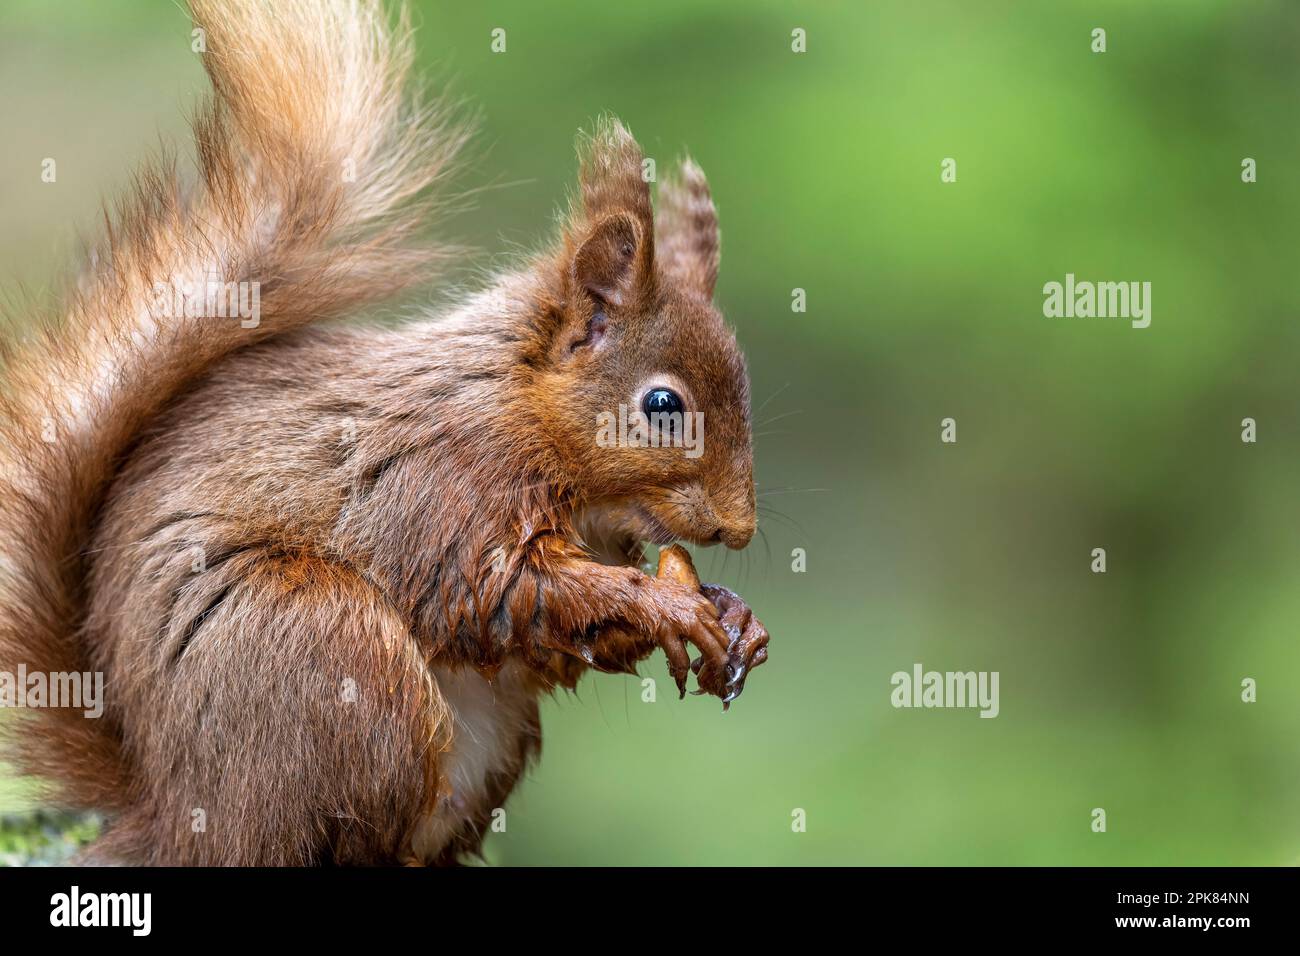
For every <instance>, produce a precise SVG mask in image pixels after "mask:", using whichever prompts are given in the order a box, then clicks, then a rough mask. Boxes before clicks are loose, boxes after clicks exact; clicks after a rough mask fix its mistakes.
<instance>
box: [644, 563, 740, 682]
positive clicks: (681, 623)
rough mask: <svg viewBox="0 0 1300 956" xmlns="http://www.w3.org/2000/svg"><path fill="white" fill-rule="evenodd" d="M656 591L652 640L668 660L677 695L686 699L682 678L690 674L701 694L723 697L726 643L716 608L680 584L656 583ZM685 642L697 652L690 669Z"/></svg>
mask: <svg viewBox="0 0 1300 956" xmlns="http://www.w3.org/2000/svg"><path fill="white" fill-rule="evenodd" d="M657 590H658V597H659V601H658V612H659V615H660V617H659V626H658V630H657V633H656V639H657V640H658V643H659V646H660V647H662V648H663V650H664V654H666V655H667V657H668V673H669V674H670V675H671V676H672V678H673V680H674V681H675V682H676V684H677V692H678V694H679V695H680V696H682V697H685V696H686V678H687V675H688V674H690V673H691V672H692V671H693V672H694V673H695V675H696V680H697V682H698V683H699V687H700V692H701V693H706V694H713V695H715V696H717V697H722V696H724V695H725V694H726V693H727V683H728V678H727V666H728V664H727V644H728V643H729V641H728V638H727V634H726V632H725V631H724V630H723V629H722V624H721V622H719V620H718V610H717V608H716V607H715V606H714V605H713V602H712V601H710V600H709V599H708V598H707V597H705V596H704V595H703V594H701V593H700V592H698V591H692V590H690V589H688V588H685V587H682V586H680V585H676V584H669V583H664V582H660V583H658V585H657ZM688 643H689V644H693V645H695V647H696V648H697V649H698V650H699V652H700V657H699V658H698V659H697V661H696V663H695V665H694V666H692V664H691V657H690V654H689V653H688V652H687V650H686V645H687V644H688Z"/></svg>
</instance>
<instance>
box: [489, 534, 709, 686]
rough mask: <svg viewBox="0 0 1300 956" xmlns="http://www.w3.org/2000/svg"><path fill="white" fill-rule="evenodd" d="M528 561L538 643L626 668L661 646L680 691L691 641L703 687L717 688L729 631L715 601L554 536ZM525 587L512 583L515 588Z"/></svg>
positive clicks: (543, 647)
mask: <svg viewBox="0 0 1300 956" xmlns="http://www.w3.org/2000/svg"><path fill="white" fill-rule="evenodd" d="M530 565H531V566H530V568H529V574H528V577H531V578H533V581H532V582H530V583H531V585H532V587H531V590H533V591H534V594H535V601H536V602H537V604H538V605H540V612H541V615H540V616H541V621H540V629H539V632H538V633H535V634H534V635H533V641H534V642H535V644H536V645H537V647H536V649H537V650H545V651H559V652H561V653H563V654H567V655H571V656H574V657H577V658H580V659H581V660H583V661H584V662H586V663H587V664H589V665H591V666H594V667H597V668H599V669H603V670H616V671H626V670H628V669H630V667H631V666H632V665H634V664H635V663H636V662H637V661H640V660H643V659H644V658H646V657H647V656H649V655H650V654H651V653H652V652H653V651H654V650H655V649H656V648H663V651H664V653H665V654H666V655H667V657H668V669H669V673H670V674H671V675H672V677H673V680H674V681H675V682H676V684H677V688H678V691H679V693H681V694H682V695H685V693H686V680H687V675H689V674H690V673H691V657H690V653H689V652H688V650H687V647H686V645H687V644H688V643H690V644H693V645H694V646H695V647H696V648H697V649H698V650H699V652H700V655H701V660H702V661H703V662H704V664H705V665H706V666H704V667H698V668H697V669H696V670H697V674H698V675H699V680H700V686H701V689H702V690H705V691H706V692H708V693H712V694H718V695H719V696H721V695H722V694H723V692H724V690H725V687H724V685H725V676H724V675H725V672H726V670H727V664H728V656H727V647H728V643H729V638H728V636H727V634H726V631H724V630H723V627H722V625H721V623H720V622H719V619H718V618H719V613H718V608H717V607H716V606H715V605H714V603H713V602H712V601H711V600H710V599H709V598H708V597H707V596H705V595H704V594H701V593H700V592H699V591H698V590H692V589H690V588H688V587H685V586H683V585H681V584H678V583H676V582H673V581H665V580H662V579H659V578H653V577H650V576H649V575H647V574H646V573H645V572H643V571H642V570H641V569H640V568H635V567H626V566H611V565H604V564H599V563H597V562H595V561H592V560H590V558H589V557H587V555H586V554H585V552H583V551H582V549H580V548H578V547H577V546H575V545H573V544H570V543H569V542H566V541H564V540H563V539H560V538H558V537H551V538H546V539H544V540H542V541H541V542H538V543H537V545H536V549H535V551H534V552H533V554H532V556H531V560H530ZM521 584H523V582H522V581H521ZM529 589H530V588H528V586H527V585H525V586H524V588H522V589H521V588H520V587H519V586H518V585H517V586H516V595H517V596H522V595H519V592H520V591H521V590H523V591H526V590H529ZM519 603H522V602H519ZM512 610H513V609H512ZM523 611H524V607H522V606H521V607H519V608H518V610H517V611H513V613H512V617H513V618H514V619H515V620H517V621H518V620H521V619H527V618H523V617H521V613H520V612H523ZM530 616H531V615H530Z"/></svg>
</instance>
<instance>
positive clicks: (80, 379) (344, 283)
mask: <svg viewBox="0 0 1300 956" xmlns="http://www.w3.org/2000/svg"><path fill="white" fill-rule="evenodd" d="M191 7H192V9H193V12H194V18H195V24H196V26H197V27H199V28H200V29H201V30H202V33H201V34H196V37H200V38H201V39H202V40H203V43H204V45H205V47H206V52H204V53H203V62H204V65H205V68H206V70H207V72H208V76H209V77H210V79H211V82H212V91H213V92H212V96H211V98H210V100H209V101H208V102H207V103H206V104H205V106H204V107H203V108H202V110H201V112H200V113H199V115H198V116H197V118H196V120H195V122H194V135H195V141H196V146H197V160H198V166H199V173H200V176H199V181H198V184H197V186H195V187H193V188H190V189H188V190H187V189H186V188H183V187H182V185H181V182H180V181H179V179H178V177H177V175H176V172H175V169H174V167H173V164H172V163H171V162H161V163H158V164H156V165H154V166H151V167H150V168H147V169H145V170H143V171H141V172H139V173H138V174H137V176H136V181H135V188H134V189H133V190H132V193H131V195H130V196H129V198H128V199H127V200H126V201H125V202H124V203H123V204H121V206H120V207H119V208H118V210H117V213H116V215H115V216H113V217H110V224H109V226H108V231H107V236H106V237H105V240H104V242H103V244H102V247H101V248H100V249H99V250H98V251H96V252H95V253H94V254H93V255H92V258H91V263H90V266H89V269H88V272H87V274H86V275H85V276H84V277H83V278H82V280H81V281H80V283H79V285H78V287H77V289H76V291H75V292H74V293H73V295H72V296H71V301H70V302H69V303H68V305H67V307H66V309H65V310H64V311H63V313H62V314H61V315H59V316H57V317H55V318H54V319H51V320H34V319H32V318H31V317H23V321H22V322H21V323H20V326H21V327H16V328H15V329H13V330H10V331H9V332H7V333H6V334H5V335H4V336H3V341H0V351H2V352H3V354H2V355H0V361H3V363H4V364H3V368H2V369H0V671H4V672H8V673H11V674H15V673H16V672H17V670H18V666H19V665H20V664H23V665H26V668H27V670H28V672H46V673H51V672H82V671H88V670H94V669H96V667H95V665H96V660H97V655H96V654H95V652H94V649H93V648H92V647H88V646H86V642H85V641H84V640H83V638H82V635H81V633H80V631H79V627H80V622H81V620H82V616H83V610H84V609H83V605H84V595H83V589H84V584H83V580H84V568H83V551H84V548H85V546H86V542H87V540H88V537H89V534H90V532H91V530H92V525H93V523H94V521H95V519H96V515H97V512H98V510H99V508H100V507H101V504H102V501H103V497H104V494H105V491H106V488H107V486H108V484H109V482H110V480H111V479H112V477H113V475H114V473H115V470H116V468H117V467H118V465H119V463H120V461H121V459H122V457H123V456H124V455H125V454H126V453H128V452H129V449H130V447H131V445H132V443H133V442H134V441H135V440H136V438H137V436H138V435H139V434H140V432H141V430H142V429H143V428H145V427H146V426H147V423H148V422H149V421H150V419H151V418H153V417H154V416H155V415H156V414H157V413H158V412H159V411H160V410H161V409H162V408H163V407H164V406H166V405H167V403H168V402H169V401H171V400H172V399H173V398H174V397H175V396H176V395H177V394H178V393H180V392H182V391H183V390H184V389H185V388H186V387H187V385H188V384H189V383H191V382H192V381H193V380H194V379H195V378H196V377H197V376H198V375H200V374H201V373H202V372H203V371H204V370H205V369H206V368H208V367H209V366H210V365H212V363H214V362H216V361H218V360H220V359H221V358H222V357H223V356H225V355H227V354H228V353H230V352H231V351H233V350H235V349H239V348H244V347H246V346H248V345H250V344H252V343H254V342H258V341H262V340H264V339H266V338H268V337H270V336H275V335H281V334H283V333H285V332H288V331H291V330H293V329H297V328H300V327H302V326H304V325H306V324H308V323H310V322H313V321H316V320H318V319H322V318H329V317H332V316H337V315H340V314H342V313H345V312H349V311H353V310H356V309H358V308H361V307H364V306H366V305H368V304H370V303H373V302H376V301H378V300H380V299H385V298H388V297H389V296H391V295H393V293H394V292H395V291H397V290H400V289H402V288H404V287H406V286H409V285H410V284H411V282H412V280H413V279H417V278H418V279H424V278H427V277H428V276H429V275H430V267H431V266H436V265H437V264H438V260H440V259H444V258H446V256H447V255H448V254H449V252H450V251H451V250H450V249H448V248H445V247H439V246H431V245H427V244H426V245H421V244H419V243H418V242H416V233H417V230H418V229H419V228H420V227H421V225H422V224H423V222H424V221H425V220H426V219H427V216H428V214H429V211H430V202H431V192H430V187H431V186H433V185H434V183H435V181H436V180H438V179H439V178H440V177H441V175H442V174H443V173H444V172H445V171H446V170H447V168H448V166H449V164H450V163H451V162H452V160H453V158H454V156H455V154H456V151H457V149H458V148H459V147H460V146H461V145H462V143H463V140H464V137H465V130H464V128H463V127H461V126H458V125H456V124H454V123H453V122H451V120H450V119H449V117H448V114H447V112H446V110H444V109H443V108H442V107H441V106H438V105H436V104H435V105H430V104H428V103H423V102H421V101H420V100H419V98H418V97H415V96H413V95H412V94H410V93H409V91H407V90H406V89H405V84H404V80H405V78H406V75H407V73H408V72H409V70H410V67H411V61H412V56H413V47H412V41H411V35H410V30H409V27H408V25H407V21H406V18H405V16H404V15H403V16H402V17H400V18H399V21H398V23H396V24H393V23H392V22H391V21H390V19H389V17H388V16H387V14H386V13H385V12H384V10H383V9H382V8H381V7H380V4H379V2H378V0H192V2H191ZM226 283H247V284H248V285H246V286H243V287H239V286H225V285H224V284H226ZM241 289H242V292H243V299H242V301H243V303H244V304H245V305H251V304H252V303H254V302H256V303H257V306H258V308H257V309H256V310H253V309H247V310H245V312H244V313H243V314H242V320H241V316H240V315H235V316H234V317H231V318H220V317H212V316H211V315H206V316H205V315H195V314H193V313H194V312H196V311H197V312H208V311H209V309H208V308H207V307H206V306H207V303H209V302H211V301H215V300H213V299H212V294H213V293H219V294H221V295H222V296H225V295H226V294H227V290H235V294H236V295H238V294H239V292H240V290H241ZM195 290H203V291H200V292H199V296H198V298H197V300H195V301H196V304H197V305H198V307H197V308H191V309H188V310H187V309H185V308H184V307H183V306H182V308H180V309H177V308H176V305H177V304H178V302H183V298H181V297H183V296H184V295H186V294H192V293H193V292H194V291H195ZM207 290H211V291H210V292H209V291H207ZM177 292H179V293H180V297H178V295H177ZM254 292H255V294H254ZM220 301H223V302H225V301H229V300H227V299H224V298H223V299H221V300H220ZM222 311H224V310H222ZM254 311H257V312H258V313H259V314H257V315H252V314H250V313H252V312H254ZM187 312H188V313H189V315H188V317H187ZM178 313H179V314H178ZM254 322H256V324H254ZM106 693H107V696H108V697H109V699H110V706H111V695H112V688H111V686H110V687H108V688H106ZM27 713H28V715H29V719H26V720H15V719H9V718H6V719H4V720H2V721H0V726H3V728H4V729H5V730H7V731H8V732H9V736H10V738H11V742H12V744H13V745H14V746H13V747H12V749H11V757H10V759H13V760H15V761H16V762H17V764H18V766H19V767H20V768H21V769H22V770H24V771H26V772H28V773H32V774H35V775H37V776H40V777H42V778H45V779H46V780H49V781H52V782H54V783H55V784H56V786H57V789H58V797H59V798H60V799H61V800H62V802H64V803H65V804H67V805H72V806H97V807H103V808H107V809H110V810H111V809H113V808H114V807H116V806H119V805H120V804H121V802H122V801H123V800H125V799H129V791H130V787H131V783H132V782H131V779H130V772H129V767H128V766H127V765H126V761H125V758H124V755H123V753H122V748H121V742H120V739H119V737H118V735H117V732H116V731H115V729H114V727H113V722H112V721H111V719H109V718H107V717H106V718H102V719H99V720H92V719H86V718H85V717H84V716H83V714H82V709H80V708H75V709H66V710H44V711H38V710H32V711H28V712H27ZM0 716H3V715H0ZM10 716H12V715H10Z"/></svg>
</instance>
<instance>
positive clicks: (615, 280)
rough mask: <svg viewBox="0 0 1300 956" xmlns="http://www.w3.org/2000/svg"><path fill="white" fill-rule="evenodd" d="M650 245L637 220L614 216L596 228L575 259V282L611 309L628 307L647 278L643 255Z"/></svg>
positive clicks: (610, 216) (620, 214)
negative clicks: (613, 307)
mask: <svg viewBox="0 0 1300 956" xmlns="http://www.w3.org/2000/svg"><path fill="white" fill-rule="evenodd" d="M645 245H646V242H645V237H644V236H643V235H642V232H641V227H640V225H639V224H638V223H637V221H636V219H634V218H633V217H632V216H630V215H628V214H627V213H625V212H615V213H610V214H609V215H608V216H605V217H604V218H603V219H601V220H599V221H598V222H597V223H596V224H595V225H593V226H592V227H591V228H590V229H589V231H588V233H587V237H586V239H584V240H583V242H582V245H580V246H579V247H578V251H577V252H576V253H574V256H573V266H572V269H573V281H574V283H575V284H576V285H577V287H578V288H579V289H581V290H582V291H584V292H586V293H588V294H589V295H594V296H596V297H597V298H599V299H601V300H603V301H605V302H608V303H610V304H611V305H626V304H628V302H629V301H630V300H631V299H633V298H634V297H635V295H636V293H637V291H638V290H639V288H640V286H641V282H642V278H643V270H642V265H641V256H640V255H639V251H640V250H641V249H642V248H643V247H644V246H645Z"/></svg>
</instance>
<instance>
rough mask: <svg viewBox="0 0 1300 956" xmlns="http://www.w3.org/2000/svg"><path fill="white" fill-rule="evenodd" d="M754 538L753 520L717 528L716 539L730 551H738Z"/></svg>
mask: <svg viewBox="0 0 1300 956" xmlns="http://www.w3.org/2000/svg"><path fill="white" fill-rule="evenodd" d="M753 537H754V519H753V518H750V519H749V520H748V521H745V522H741V523H737V524H724V525H722V526H721V527H720V528H718V534H717V539H718V540H719V541H721V542H722V543H723V544H725V545H726V546H727V547H728V548H730V549H731V550H732V551H739V550H740V549H741V548H743V547H744V546H745V545H747V544H749V541H750V539H751V538H753Z"/></svg>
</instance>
